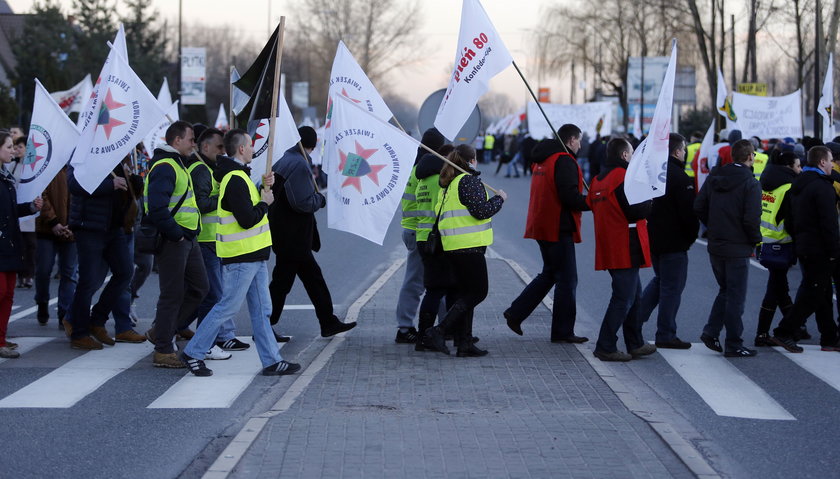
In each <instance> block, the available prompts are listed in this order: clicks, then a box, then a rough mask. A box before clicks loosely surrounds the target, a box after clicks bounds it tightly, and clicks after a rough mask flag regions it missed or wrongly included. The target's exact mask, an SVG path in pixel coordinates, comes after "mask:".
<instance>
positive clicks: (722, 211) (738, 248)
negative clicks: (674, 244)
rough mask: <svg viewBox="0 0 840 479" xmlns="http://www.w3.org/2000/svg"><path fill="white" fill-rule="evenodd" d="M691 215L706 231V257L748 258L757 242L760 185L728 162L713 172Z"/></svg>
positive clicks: (748, 172) (746, 170) (749, 173)
mask: <svg viewBox="0 0 840 479" xmlns="http://www.w3.org/2000/svg"><path fill="white" fill-rule="evenodd" d="M694 212H695V213H696V214H697V217H698V218H700V221H702V222H703V223H704V224H705V225H706V227H707V228H708V231H707V238H708V242H709V244H708V250H709V253H710V254H714V255H716V256H723V257H727V258H748V257H750V256H751V255H752V254H753V251H754V249H755V245H756V244H758V243H759V242H761V231H760V229H759V223H760V221H761V185H760V184H759V183H758V181H756V179H755V177H754V176H753V172H752V170H751V169H750V168H749V167H746V166H744V165H741V164H739V163H730V164H728V165H725V166H721V167H718V168H715V169H713V170H712V172H711V174H710V175H709V177H708V178H706V182H705V183H704V184H703V187H702V188H701V189H700V193H699V194H698V195H697V199H696V200H695V201H694Z"/></svg>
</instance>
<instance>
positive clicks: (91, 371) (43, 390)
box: [0, 337, 282, 409]
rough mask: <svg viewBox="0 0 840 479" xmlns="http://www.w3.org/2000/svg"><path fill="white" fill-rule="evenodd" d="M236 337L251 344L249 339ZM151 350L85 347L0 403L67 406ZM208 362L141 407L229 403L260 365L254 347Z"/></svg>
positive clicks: (24, 343) (28, 340)
mask: <svg viewBox="0 0 840 479" xmlns="http://www.w3.org/2000/svg"><path fill="white" fill-rule="evenodd" d="M53 339H54V338H35V337H21V338H14V341H15V342H17V343H18V345H19V351H20V352H21V353H22V354H24V353H29V352H31V351H32V350H34V349H36V348H37V347H39V346H42V345H44V344H46V343H48V342H50V341H52V340H53ZM239 340H240V341H243V342H246V343H249V344H251V343H252V341H251V338H245V337H240V338H239ZM278 346H279V347H281V348H282V344H278ZM153 351H154V347H153V345H152V344H150V343H148V342H146V343H142V344H131V345H117V346H115V347H105V348H104V349H102V350H98V351H88V352H86V353H84V354H82V355H81V356H78V357H76V358H74V359H72V360H70V361H68V362H67V363H65V364H63V365H61V366H60V367H58V368H56V369H54V370H53V371H51V372H50V373H48V374H46V375H45V376H42V377H40V378H39V379H37V380H35V381H34V382H32V383H30V384H28V385H26V386H24V387H22V388H21V389H18V390H17V391H15V392H14V393H12V394H9V395H8V396H6V397H4V398H2V399H0V408H71V407H73V406H75V405H76V404H77V403H78V402H79V401H81V400H83V399H84V398H85V397H87V396H89V395H90V394H92V393H94V392H95V391H97V390H98V389H99V388H101V387H103V386H105V385H106V383H107V382H108V381H109V380H111V379H113V378H114V377H115V376H117V375H118V374H120V373H122V372H124V371H126V370H128V369H130V368H131V367H133V366H134V365H135V364H137V363H138V362H139V361H141V360H144V359H145V360H149V359H150V355H151V354H152V353H153ZM3 361H4V360H2V359H0V363H2V362H3ZM15 361H21V360H15ZM208 367H210V368H211V369H212V370H213V376H210V377H204V378H199V377H196V376H193V375H192V374H190V373H189V372H186V370H184V375H183V377H181V378H180V379H179V380H178V381H177V382H176V383H175V384H173V385H172V386H171V387H170V388H169V389H168V390H167V391H165V392H164V393H163V394H162V395H160V396H159V397H158V398H157V399H155V400H154V401H153V402H152V403H151V404H149V405H148V406H147V408H149V409H204V408H208V409H209V408H229V407H231V405H233V403H234V402H235V401H236V399H237V398H238V397H239V396H240V395H241V394H242V392H243V391H245V389H246V388H247V387H248V385H250V384H251V382H252V381H253V379H254V377H255V376H256V375H257V374H259V373H260V372H261V370H262V365H261V363H260V360H259V356H258V354H257V351H256V347H251V348H249V349H247V350H245V351H238V352H235V353H233V354H232V356H231V358H230V359H227V360H224V361H209V362H208Z"/></svg>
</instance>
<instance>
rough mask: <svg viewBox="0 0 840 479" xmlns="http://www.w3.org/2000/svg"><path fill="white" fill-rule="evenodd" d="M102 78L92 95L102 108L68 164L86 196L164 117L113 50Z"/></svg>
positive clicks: (153, 98) (140, 83) (159, 108)
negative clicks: (71, 166)
mask: <svg viewBox="0 0 840 479" xmlns="http://www.w3.org/2000/svg"><path fill="white" fill-rule="evenodd" d="M102 78H103V80H102V81H101V82H100V83H99V84H97V85H96V89H95V91H96V93H95V94H94V96H95V97H96V98H98V99H100V100H101V108H98V109H97V110H98V114H97V115H96V121H89V122H88V124H87V128H85V129H84V130H82V134H81V138H80V139H79V144H78V145H77V146H76V150H75V151H74V152H73V158H72V160H71V164H72V165H73V167H74V169H75V170H74V175H75V177H76V180H77V181H78V182H79V184H80V185H81V186H82V188H84V189H85V190H86V191H88V192H93V191H94V190H95V189H96V188H97V187H98V186H99V184H100V183H101V182H102V179H103V178H105V177H106V176H107V175H108V173H109V172H110V171H111V170H112V169H113V168H114V166H116V165H117V163H119V162H120V161H121V160H122V159H123V158H124V157H125V156H126V155H127V154H128V153H129V152H130V151H131V150H132V149H133V148H134V147H135V145H137V143H140V141H141V140H142V139H143V138H144V137H145V136H146V135H147V134H148V133H149V132H150V131H151V130H152V129H153V128H154V127H155V125H157V124H158V122H159V121H160V118H161V117H163V116H164V113H165V112H164V110H163V109H162V108H161V106H160V103H159V102H158V101H157V98H155V97H154V96H153V95H152V93H151V92H150V91H149V89H148V88H146V85H144V84H143V82H142V81H141V80H140V78H139V77H137V74H136V73H134V71H132V70H131V67H129V66H128V62H127V61H126V60H125V58H123V56H122V55H121V54H118V53H117V51H116V49H115V48H113V47H112V48H111V53H110V54H109V55H108V60H107V62H106V66H105V68H104V69H103V73H102Z"/></svg>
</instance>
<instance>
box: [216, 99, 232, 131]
mask: <svg viewBox="0 0 840 479" xmlns="http://www.w3.org/2000/svg"><path fill="white" fill-rule="evenodd" d="M213 126H215V127H216V129H217V130H227V129H229V128H230V125H228V119H227V112H226V111H225V104H224V103H220V104H219V114H218V115H216V123H215V124H214V125H213Z"/></svg>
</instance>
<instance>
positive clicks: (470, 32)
mask: <svg viewBox="0 0 840 479" xmlns="http://www.w3.org/2000/svg"><path fill="white" fill-rule="evenodd" d="M512 63H513V57H511V56H510V52H508V49H507V47H505V44H504V43H503V42H502V38H501V37H500V36H499V32H497V31H496V28H495V27H494V26H493V23H492V22H490V17H488V16H487V12H485V11H484V7H482V6H481V2H479V1H478V0H464V4H463V6H462V7H461V31H460V33H459V34H458V47H457V48H456V49H455V68H454V70H453V71H452V77H451V78H450V80H449V86H448V87H447V88H446V94H445V95H444V96H443V101H442V102H441V103H440V108H439V109H438V112H437V117H435V126H436V127H437V129H438V131H440V132H441V134H443V136H445V137H446V138H448V139H450V140H452V139H454V138H455V136H456V135H457V134H458V132H459V131H460V130H461V127H463V126H464V123H465V122H466V121H467V119H468V118H469V117H470V114H472V111H473V109H474V108H475V105H476V103H478V99H479V98H480V97H481V95H483V94H484V93H485V92H486V91H487V89H488V88H489V85H490V79H491V78H493V77H494V76H496V75H498V74H499V73H501V72H502V70H504V69H505V68H507V67H509V66H510V65H511V64H512Z"/></svg>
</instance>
